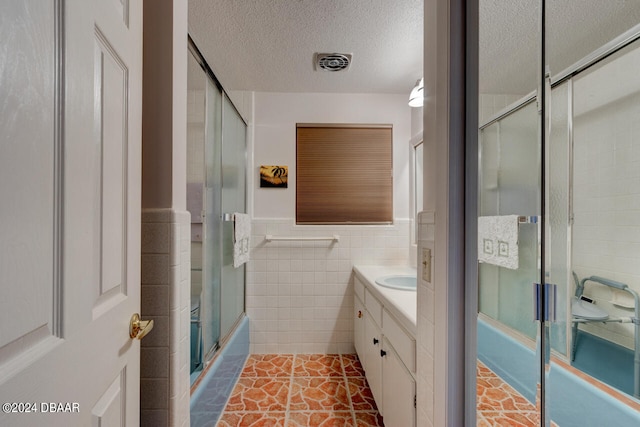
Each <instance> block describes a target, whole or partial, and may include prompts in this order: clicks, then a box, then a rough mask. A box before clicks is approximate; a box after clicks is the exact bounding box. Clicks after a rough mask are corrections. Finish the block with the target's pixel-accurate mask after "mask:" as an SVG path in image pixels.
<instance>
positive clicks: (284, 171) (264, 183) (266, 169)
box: [260, 165, 289, 188]
mask: <svg viewBox="0 0 640 427" xmlns="http://www.w3.org/2000/svg"><path fill="white" fill-rule="evenodd" d="M288 177H289V167H288V166H265V165H262V166H260V188H268V187H271V188H287V179H288Z"/></svg>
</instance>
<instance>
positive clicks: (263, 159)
mask: <svg viewBox="0 0 640 427" xmlns="http://www.w3.org/2000/svg"><path fill="white" fill-rule="evenodd" d="M254 100H255V104H254V110H253V111H254V115H253V126H252V130H253V132H254V138H253V141H252V142H253V146H254V149H253V153H252V154H253V166H252V170H251V171H250V174H249V175H250V183H249V187H250V192H249V194H253V218H254V220H253V231H252V252H251V256H252V260H251V261H250V262H249V263H248V265H247V295H246V304H247V314H248V316H249V318H250V320H251V352H252V353H272V352H275V353H294V352H295V353H352V352H354V348H353V318H352V314H353V310H352V308H353V284H352V279H351V270H352V267H353V265H354V264H385V265H406V264H408V263H409V246H410V239H409V228H410V227H409V220H408V217H409V163H408V159H409V139H410V138H411V109H410V107H409V106H408V105H407V96H406V95H363V94H357V95H353V94H295V93H287V94H285V93H256V94H255V96H254ZM296 123H387V124H389V123H390V124H392V125H393V144H394V149H393V161H394V218H395V220H394V224H392V225H385V226H374V225H340V226H328V225H326V226H308V225H307V226H299V225H296V224H295V188H296V187H295V184H296V183H295V171H296V169H295V163H296V157H295V153H296V146H295V143H296ZM250 156H251V154H250ZM261 164H263V165H286V166H289V187H288V188H287V189H274V188H268V189H266V188H265V189H260V188H259V175H258V173H257V170H258V168H259V167H260V165H261ZM250 197H251V196H250ZM265 234H274V235H285V236H312V235H322V236H325V235H329V236H330V235H333V234H339V235H340V241H339V242H337V243H333V244H331V243H329V242H277V243H276V242H274V243H265V241H264V236H265Z"/></svg>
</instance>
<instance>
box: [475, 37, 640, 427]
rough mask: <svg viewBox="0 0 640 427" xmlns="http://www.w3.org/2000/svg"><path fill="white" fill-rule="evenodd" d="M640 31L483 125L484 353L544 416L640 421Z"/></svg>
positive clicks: (586, 421) (546, 420)
mask: <svg viewBox="0 0 640 427" xmlns="http://www.w3.org/2000/svg"><path fill="white" fill-rule="evenodd" d="M639 38H640V27H639V26H636V27H634V28H631V29H630V30H629V31H627V32H625V33H624V34H622V35H621V36H619V37H617V38H616V39H614V40H612V41H611V42H610V43H608V44H607V45H605V46H601V47H600V48H599V49H597V50H596V51H595V52H593V53H592V54H590V55H589V56H588V57H586V58H584V59H583V60H581V61H579V62H578V63H577V64H575V65H574V66H572V67H570V68H569V69H567V70H565V71H563V72H562V73H559V74H558V75H557V76H553V75H551V76H549V75H547V76H546V78H545V84H546V85H547V86H546V88H544V89H543V90H544V97H541V96H540V92H539V91H535V92H533V93H532V94H531V95H529V96H525V97H524V98H521V99H520V100H519V101H517V102H515V103H514V104H511V105H510V106H508V107H507V108H505V109H503V110H502V111H501V112H499V113H498V114H496V115H494V116H493V117H491V118H490V119H488V120H485V121H484V123H481V125H480V137H479V147H478V154H479V157H478V159H479V163H478V202H479V203H478V223H477V227H478V228H477V236H478V240H477V243H478V245H477V256H478V261H479V263H478V283H479V315H478V358H479V360H480V361H481V362H482V363H484V364H485V365H486V366H487V367H489V368H490V369H492V370H493V371H494V372H496V373H497V374H498V375H499V376H501V377H502V378H503V379H504V380H505V381H507V382H508V383H509V384H510V385H511V386H512V387H513V388H515V389H516V390H518V391H519V392H520V393H521V394H522V395H523V396H525V397H526V398H527V399H528V400H530V401H531V402H532V403H534V404H535V403H537V404H538V405H539V407H542V408H544V409H542V411H541V412H542V421H541V422H542V423H543V424H541V425H549V424H550V423H555V424H557V425H559V426H571V425H575V426H577V425H580V426H586V425H592V426H601V425H616V426H635V425H639V423H640V400H639V399H640V314H639V313H640V303H639V297H638V293H640V262H638V260H640V215H639V213H640V212H639V211H638V210H639V209H640V172H638V171H640V127H639V126H638V123H639V120H638V118H639V117H640V75H639V74H638V73H637V70H638V67H640V41H639ZM541 103H544V105H545V108H544V109H542V108H541V105H542V104H541ZM541 135H543V137H541ZM541 283H542V284H541Z"/></svg>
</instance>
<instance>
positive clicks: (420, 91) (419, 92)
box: [409, 78, 424, 107]
mask: <svg viewBox="0 0 640 427" xmlns="http://www.w3.org/2000/svg"><path fill="white" fill-rule="evenodd" d="M423 103H424V78H422V79H420V80H418V81H417V82H416V86H415V87H414V88H413V89H412V90H411V94H410V95H409V106H410V107H422V104H423Z"/></svg>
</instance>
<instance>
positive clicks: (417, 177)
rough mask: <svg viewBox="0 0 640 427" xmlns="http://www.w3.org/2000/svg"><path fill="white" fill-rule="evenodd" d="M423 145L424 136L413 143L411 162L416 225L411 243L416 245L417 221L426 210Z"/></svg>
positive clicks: (414, 221) (413, 210) (412, 196)
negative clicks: (423, 187) (423, 189)
mask: <svg viewBox="0 0 640 427" xmlns="http://www.w3.org/2000/svg"><path fill="white" fill-rule="evenodd" d="M422 147H423V144H422V135H419V141H418V142H413V141H412V143H411V157H410V158H411V162H412V168H413V179H412V184H413V185H412V186H413V192H412V193H411V198H412V202H413V209H412V211H411V214H412V215H413V218H412V219H413V224H414V227H413V228H414V229H413V232H412V233H411V243H412V244H416V242H417V240H418V227H417V224H416V221H417V219H418V213H420V212H422V210H423V209H424V205H423V203H422V198H423V192H422V185H423V175H424V174H423V162H424V159H423V155H422V150H423V148H422Z"/></svg>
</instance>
